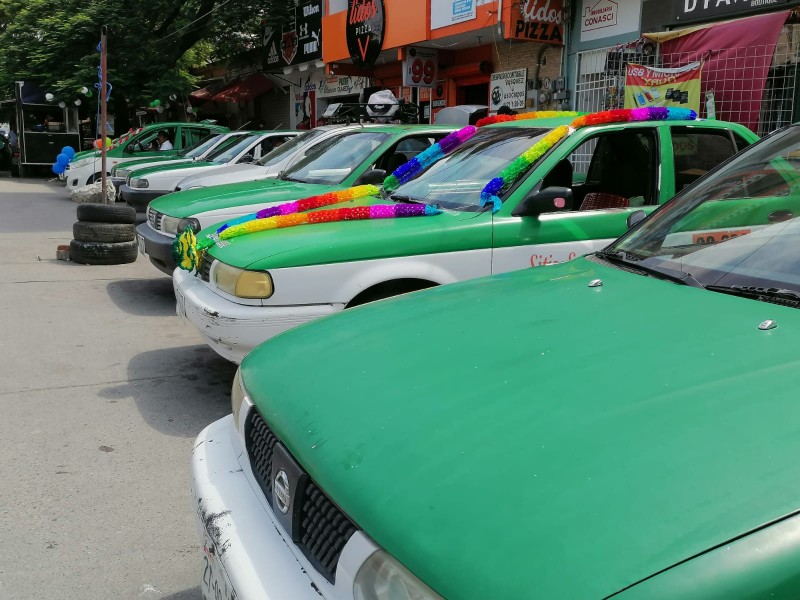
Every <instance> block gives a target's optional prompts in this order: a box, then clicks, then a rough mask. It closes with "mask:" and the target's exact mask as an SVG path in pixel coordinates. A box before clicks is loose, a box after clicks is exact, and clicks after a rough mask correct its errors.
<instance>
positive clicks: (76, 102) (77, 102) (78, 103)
mask: <svg viewBox="0 0 800 600" xmlns="http://www.w3.org/2000/svg"><path fill="white" fill-rule="evenodd" d="M80 105H81V99H80V98H78V99H77V100H75V106H80Z"/></svg>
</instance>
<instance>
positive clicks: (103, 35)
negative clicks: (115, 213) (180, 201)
mask: <svg viewBox="0 0 800 600" xmlns="http://www.w3.org/2000/svg"><path fill="white" fill-rule="evenodd" d="M107 33H108V28H107V27H106V26H105V25H103V26H102V27H101V28H100V169H101V172H102V179H101V180H102V182H103V183H102V193H103V203H104V204H108V203H109V202H108V196H107V191H108V179H107V177H106V131H107V126H106V124H107V121H108V113H107V109H108V102H107V99H108V73H107V70H106V65H107V61H106V59H107V51H108V47H107V43H108V40H107Z"/></svg>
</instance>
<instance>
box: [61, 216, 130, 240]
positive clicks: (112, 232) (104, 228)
mask: <svg viewBox="0 0 800 600" xmlns="http://www.w3.org/2000/svg"><path fill="white" fill-rule="evenodd" d="M72 237H74V238H75V239H76V240H78V241H79V242H111V243H116V242H130V241H133V240H135V239H136V229H135V228H134V226H133V225H131V224H128V223H97V222H94V221H78V222H77V223H75V224H74V225H73V226H72Z"/></svg>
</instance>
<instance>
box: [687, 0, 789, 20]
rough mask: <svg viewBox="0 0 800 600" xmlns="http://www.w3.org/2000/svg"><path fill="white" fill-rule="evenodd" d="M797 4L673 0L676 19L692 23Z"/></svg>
mask: <svg viewBox="0 0 800 600" xmlns="http://www.w3.org/2000/svg"><path fill="white" fill-rule="evenodd" d="M797 5H800V0H734V1H733V2H731V0H673V1H672V10H673V16H674V19H675V21H677V22H679V23H690V22H692V21H714V20H716V19H721V18H727V17H730V16H731V15H737V14H747V13H754V12H762V11H765V10H773V9H780V8H788V7H790V6H797Z"/></svg>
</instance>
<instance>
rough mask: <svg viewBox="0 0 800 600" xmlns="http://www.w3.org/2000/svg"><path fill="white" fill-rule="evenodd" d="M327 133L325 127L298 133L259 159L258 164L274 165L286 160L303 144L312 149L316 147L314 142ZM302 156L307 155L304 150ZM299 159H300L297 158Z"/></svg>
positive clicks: (307, 148)
mask: <svg viewBox="0 0 800 600" xmlns="http://www.w3.org/2000/svg"><path fill="white" fill-rule="evenodd" d="M325 133H326V130H324V129H312V130H311V131H306V132H304V133H301V134H300V135H296V136H295V137H293V138H292V139H290V140H289V141H288V142H286V143H285V144H283V145H282V146H280V147H278V148H273V149H272V150H271V151H270V152H269V154H267V155H265V156H262V157H261V159H260V160H259V161H258V164H260V165H263V166H265V167H266V166H269V165H274V164H277V163H279V162H282V161H284V160H286V159H287V158H288V157H290V156H291V155H292V154H294V153H295V152H296V151H297V149H298V148H300V147H301V146H303V145H305V144H308V146H307V147H306V151H308V150H310V149H311V148H313V147H314V142H316V141H317V140H318V139H319V138H321V137H322V136H323V135H324V134H325ZM300 154H301V156H300V157H299V158H302V157H303V156H305V153H304V152H301V153H300ZM295 160H298V159H295Z"/></svg>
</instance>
